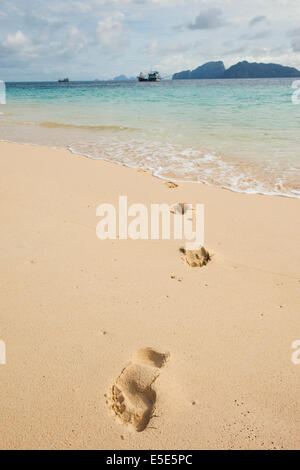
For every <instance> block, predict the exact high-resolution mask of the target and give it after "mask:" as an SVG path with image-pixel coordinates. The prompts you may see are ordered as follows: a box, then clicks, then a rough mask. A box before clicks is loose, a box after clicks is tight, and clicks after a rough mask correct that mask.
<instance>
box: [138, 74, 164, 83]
mask: <svg viewBox="0 0 300 470" xmlns="http://www.w3.org/2000/svg"><path fill="white" fill-rule="evenodd" d="M137 78H138V80H139V82H160V80H161V78H160V75H159V73H158V72H149V73H148V74H147V75H145V74H144V73H143V72H141V73H140V74H139V75H138V77H137Z"/></svg>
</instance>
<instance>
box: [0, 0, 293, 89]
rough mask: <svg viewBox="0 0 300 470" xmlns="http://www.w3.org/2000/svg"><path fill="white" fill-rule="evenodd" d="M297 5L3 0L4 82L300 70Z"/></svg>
mask: <svg viewBox="0 0 300 470" xmlns="http://www.w3.org/2000/svg"><path fill="white" fill-rule="evenodd" d="M299 18H300V0H222V1H218V0H217V1H214V0H64V1H63V0H51V1H46V0H14V1H12V0H0V79H2V80H7V81H9V80H11V81H20V80H57V78H59V77H63V76H69V77H70V78H71V79H72V80H90V79H92V80H93V79H95V78H99V79H108V78H111V77H114V76H116V75H120V74H125V75H128V76H136V74H137V73H139V72H140V71H147V70H149V69H152V68H155V69H158V70H159V71H160V72H161V74H162V75H163V76H167V75H170V74H172V73H174V72H178V71H181V70H185V69H191V68H195V67H197V66H198V65H201V64H203V63H204V62H207V61H210V60H223V61H224V63H225V66H226V67H228V66H230V65H232V64H233V63H235V62H237V61H239V60H248V61H262V62H277V63H281V64H283V65H291V66H294V67H298V68H299V69H300V22H299Z"/></svg>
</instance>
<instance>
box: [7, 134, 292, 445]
mask: <svg viewBox="0 0 300 470" xmlns="http://www.w3.org/2000/svg"><path fill="white" fill-rule="evenodd" d="M0 164H1V172H0V194H1V198H0V201H1V202H0V208H1V209H0V210H1V216H2V217H1V219H2V224H3V228H4V229H3V230H2V231H1V236H0V242H1V246H2V263H1V279H2V285H1V287H0V289H1V292H0V294H1V296H0V298H1V304H2V305H1V312H2V313H1V317H0V340H3V341H5V344H6V348H7V364H6V365H0V381H1V383H2V384H3V386H1V388H0V412H1V417H2V419H1V423H0V448H2V449H32V448H38V449H42V448H53V449H67V448H72V449H75V448H79V449H90V448H97V449H178V448H180V449H195V448H196V449H213V448H215V449H230V448H234V449H239V448H242V449H271V448H277V449H296V448H299V445H300V434H299V429H298V423H299V418H300V414H299V398H298V396H297V395H298V394H297V387H298V383H299V373H300V369H299V368H300V366H296V365H295V364H293V363H292V361H291V355H292V353H293V350H292V349H291V344H292V342H293V341H295V340H297V339H299V338H300V322H299V315H298V311H299V298H300V272H299V266H300V248H299V237H300V220H299V217H298V214H299V204H300V202H299V201H298V200H297V198H289V197H275V196H274V197H270V196H266V195H258V194H245V193H237V192H233V191H231V190H225V189H220V188H214V187H211V186H208V185H205V184H201V183H199V184H190V182H184V183H179V185H178V188H175V189H169V188H167V186H166V185H165V184H164V183H165V182H164V181H163V180H162V179H161V178H159V177H155V178H153V176H155V175H152V173H150V171H143V170H140V171H139V170H138V169H136V170H135V171H134V169H133V168H130V167H126V166H124V165H121V164H115V163H114V162H107V161H105V160H97V159H91V158H89V157H86V158H81V156H80V155H79V154H73V153H72V152H71V151H70V150H61V149H53V148H48V147H40V146H32V145H29V144H14V143H6V142H0ZM119 195H128V199H129V201H130V203H135V202H140V203H144V204H146V205H149V204H151V203H156V202H157V203H162V202H166V203H168V204H171V203H176V202H187V203H193V204H194V203H203V204H205V232H206V233H205V240H206V242H205V246H206V248H207V249H208V250H209V252H210V253H212V254H213V257H212V260H211V262H210V263H208V265H207V266H205V267H203V268H190V267H189V266H188V265H187V264H185V263H184V262H183V261H182V259H181V256H180V253H179V248H180V246H181V244H180V241H176V240H157V241H153V240H147V241H143V240H138V241H133V240H126V241H125V240H106V241H100V240H98V239H97V238H96V224H97V221H98V219H97V217H96V208H97V207H98V205H99V204H101V203H103V202H107V203H113V204H116V201H117V199H118V196H119ZM147 347H152V348H154V349H155V350H157V351H159V352H160V353H169V354H170V359H169V361H168V363H167V364H166V366H165V367H164V368H163V369H162V370H161V371H160V374H159V377H158V378H157V380H156V381H155V384H154V386H153V388H154V389H155V391H156V394H157V396H156V403H155V418H152V419H151V420H150V423H149V425H148V426H147V427H146V428H145V430H143V431H142V432H131V431H130V430H129V429H128V427H127V426H124V425H123V424H120V423H119V422H118V421H116V419H115V418H114V416H113V413H111V411H110V410H109V406H108V404H107V403H106V401H107V399H108V398H107V396H108V392H109V390H110V388H111V387H112V386H113V384H114V383H116V379H117V378H118V377H119V376H120V373H121V371H122V370H123V369H124V367H126V365H127V364H128V363H129V361H130V360H131V357H132V355H134V353H135V352H136V351H137V350H139V349H143V348H147ZM104 395H106V396H104Z"/></svg>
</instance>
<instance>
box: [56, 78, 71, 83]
mask: <svg viewBox="0 0 300 470" xmlns="http://www.w3.org/2000/svg"><path fill="white" fill-rule="evenodd" d="M58 83H70V80H69V79H68V77H66V78H60V79H59V80H58Z"/></svg>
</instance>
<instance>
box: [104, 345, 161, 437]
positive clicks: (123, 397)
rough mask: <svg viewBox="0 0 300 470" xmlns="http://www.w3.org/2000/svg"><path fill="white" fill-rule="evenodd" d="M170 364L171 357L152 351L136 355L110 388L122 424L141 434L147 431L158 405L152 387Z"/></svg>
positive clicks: (138, 352)
mask: <svg viewBox="0 0 300 470" xmlns="http://www.w3.org/2000/svg"><path fill="white" fill-rule="evenodd" d="M168 360H169V354H161V353H159V352H157V351H155V350H154V349H151V348H146V349H140V350H138V351H136V352H135V353H134V354H133V356H132V359H131V363H130V364H129V365H128V366H127V367H126V368H125V369H123V371H122V372H121V374H120V375H119V377H118V378H117V380H116V381H115V383H114V385H113V386H112V388H111V394H110V395H111V397H110V399H111V409H112V410H113V412H114V414H115V415H116V417H117V418H118V419H119V420H120V421H121V423H123V424H126V425H128V426H130V427H131V428H133V429H134V430H135V431H138V432H140V431H143V430H144V429H145V428H146V427H147V425H148V423H149V421H150V419H151V417H152V415H153V411H154V405H155V402H156V392H155V390H153V388H152V385H153V383H154V382H155V380H156V379H157V377H158V376H159V373H160V369H161V368H162V367H163V366H164V365H165V364H166V362H167V361H168Z"/></svg>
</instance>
